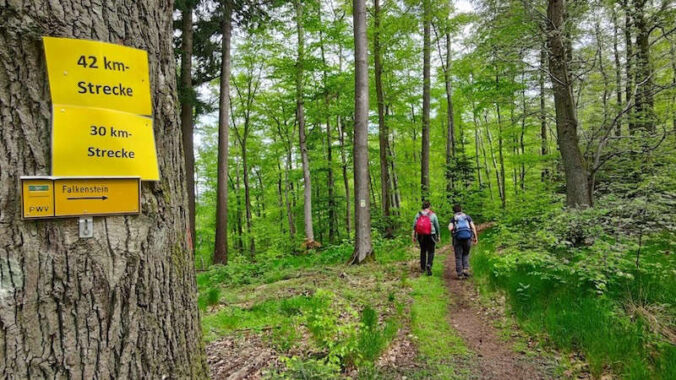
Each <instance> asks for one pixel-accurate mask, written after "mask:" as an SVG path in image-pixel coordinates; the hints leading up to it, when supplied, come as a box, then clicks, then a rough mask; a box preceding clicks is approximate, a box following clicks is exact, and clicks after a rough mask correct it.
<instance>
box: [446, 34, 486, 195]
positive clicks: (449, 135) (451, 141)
mask: <svg viewBox="0 0 676 380" xmlns="http://www.w3.org/2000/svg"><path fill="white" fill-rule="evenodd" d="M444 82H445V88H446V104H447V107H446V128H447V130H446V171H445V174H446V197H447V198H448V199H449V200H450V199H451V198H452V194H453V172H452V170H453V168H452V166H453V160H454V159H455V121H454V120H453V96H452V95H453V90H452V88H451V33H450V32H449V31H446V63H445V64H444ZM479 182H481V179H479Z"/></svg>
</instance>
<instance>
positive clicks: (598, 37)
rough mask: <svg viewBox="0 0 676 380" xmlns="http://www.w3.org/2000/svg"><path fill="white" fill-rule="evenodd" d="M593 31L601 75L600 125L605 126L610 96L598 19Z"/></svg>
mask: <svg viewBox="0 0 676 380" xmlns="http://www.w3.org/2000/svg"><path fill="white" fill-rule="evenodd" d="M594 31H595V32H596V44H597V49H596V50H597V56H598V59H599V72H601V77H602V78H603V95H602V97H601V100H602V103H603V123H602V125H603V126H605V125H606V124H607V122H608V117H609V115H608V113H609V111H608V97H609V96H610V94H609V90H608V88H609V83H608V73H607V72H606V64H605V62H604V59H603V51H604V49H605V46H604V45H603V36H602V34H601V25H600V23H599V21H598V20H596V23H595V25H594Z"/></svg>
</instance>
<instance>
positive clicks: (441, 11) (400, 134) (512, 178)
mask: <svg viewBox="0 0 676 380" xmlns="http://www.w3.org/2000/svg"><path fill="white" fill-rule="evenodd" d="M454 3H455V2H453V1H450V2H449V1H432V0H430V1H425V2H422V3H421V2H411V1H383V2H382V4H381V2H375V3H374V4H369V8H368V17H367V20H368V40H369V74H370V75H369V81H370V91H369V94H370V102H369V104H370V105H371V107H370V109H371V112H370V122H369V173H370V178H369V179H370V181H369V188H370V204H371V207H372V219H373V227H374V228H373V232H374V234H376V235H377V236H387V235H390V236H391V235H392V234H393V232H392V231H399V230H400V229H402V228H404V229H405V228H407V227H408V224H409V222H410V221H409V219H411V217H412V216H411V215H412V213H413V212H414V211H415V210H417V209H418V207H419V204H420V201H421V198H422V196H423V194H424V192H425V191H429V199H430V200H431V201H432V204H433V205H434V208H435V209H436V210H437V212H438V213H439V214H440V215H441V216H442V219H448V217H449V216H450V206H451V205H452V204H453V203H454V202H459V203H461V204H463V205H464V206H465V208H466V209H467V210H468V212H471V213H472V215H474V216H475V218H477V219H478V220H495V219H502V218H506V217H510V218H513V221H515V222H516V221H519V222H521V223H526V224H536V223H535V222H536V221H537V220H538V218H540V217H542V216H543V215H545V214H547V213H548V212H553V210H561V209H562V208H563V206H564V205H565V202H564V199H565V191H566V189H565V180H564V170H563V164H562V160H561V156H560V154H559V150H558V147H557V138H559V137H557V132H556V131H557V129H556V112H555V104H554V98H553V90H552V78H551V76H550V68H549V61H548V60H549V59H551V54H550V52H549V50H550V48H548V46H547V19H546V13H547V4H546V3H545V2H538V1H509V2H504V1H500V2H497V1H475V2H471V3H469V2H459V4H457V5H456V4H454ZM177 6H178V8H179V9H181V10H185V9H191V11H192V14H193V16H192V17H193V20H191V21H192V23H193V24H192V30H193V32H192V40H193V41H191V45H192V51H191V52H192V54H193V57H192V71H191V75H192V77H193V79H192V82H193V83H192V84H191V87H190V88H183V92H182V100H183V101H184V103H188V104H190V105H191V106H192V107H193V118H194V119H195V120H196V128H195V135H194V136H195V137H194V139H195V144H194V146H195V148H194V150H195V157H196V158H195V169H194V172H195V173H196V174H195V179H196V180H195V194H196V199H197V200H196V214H197V216H196V218H197V223H196V226H197V227H196V228H197V231H196V238H195V245H196V252H197V255H196V257H197V266H198V268H205V267H207V266H209V265H210V264H211V262H212V253H213V250H214V231H215V227H216V216H215V211H216V203H217V202H216V199H217V197H216V191H217V170H218V169H217V168H218V158H217V157H218V156H217V153H218V109H219V88H220V87H219V86H220V85H219V83H220V81H219V78H220V75H222V74H221V56H222V20H223V15H222V13H223V9H222V8H223V6H222V5H221V4H219V3H214V2H208V1H204V2H198V3H194V2H192V3H191V2H184V3H181V2H178V3H177ZM186 7H188V8H186ZM425 7H428V9H426V8H425ZM233 9H235V10H234V12H232V11H231V12H232V13H233V15H234V16H233V20H234V29H233V32H232V33H233V34H232V53H231V54H232V58H231V61H232V63H231V64H232V68H231V72H232V73H231V79H230V92H229V100H230V104H229V108H230V110H229V111H230V114H229V120H227V122H228V123H229V124H230V139H229V157H230V159H229V161H228V171H227V175H228V178H227V183H228V187H229V202H228V213H227V215H228V224H227V225H228V228H229V230H228V242H229V246H228V251H229V259H232V260H240V259H246V260H249V259H252V258H255V257H256V256H258V255H269V254H272V255H274V254H278V253H287V252H290V251H294V250H297V249H300V246H301V243H302V242H303V240H304V239H305V238H306V234H305V233H304V228H303V227H304V214H303V207H304V203H305V202H304V197H303V191H304V189H305V185H304V178H303V162H302V161H303V157H302V152H301V146H300V141H299V123H298V117H297V112H296V109H297V101H298V93H300V94H301V96H300V99H301V100H302V103H303V105H304V129H306V131H305V133H304V134H305V136H304V139H303V140H304V144H305V146H306V149H307V158H308V159H307V162H308V166H309V178H310V179H311V185H312V186H311V194H310V197H311V202H312V203H311V217H312V230H313V233H314V239H315V240H316V241H318V242H320V243H321V244H324V245H327V244H333V243H340V242H341V241H343V240H349V239H350V238H351V236H352V234H353V229H354V228H353V226H352V224H353V221H352V218H353V216H352V215H351V213H353V210H352V208H353V207H354V206H353V202H354V195H353V194H352V193H353V177H352V155H353V150H352V137H353V136H352V134H353V124H354V121H353V119H354V97H353V94H354V60H353V50H354V48H353V46H354V41H353V35H352V18H351V17H350V16H351V4H348V3H346V2H340V1H302V2H296V3H294V2H286V3H284V2H281V3H280V2H277V3H274V2H272V3H266V2H261V3H250V2H249V3H247V2H241V4H240V3H238V2H235V3H233ZM183 15H185V12H184V13H183ZM181 20H183V23H181V21H180V20H179V22H177V30H180V28H181V27H182V26H183V25H184V24H185V20H184V19H181ZM673 29H674V9H673V4H670V2H668V1H663V2H652V1H591V2H579V1H573V2H569V3H568V4H567V8H566V12H565V24H564V30H565V35H564V36H563V37H564V42H565V46H566V52H567V53H566V59H567V61H568V62H567V63H568V70H569V71H570V76H571V78H572V83H571V84H572V92H573V94H572V96H573V99H574V105H575V112H576V116H577V122H578V135H579V136H578V140H579V149H580V151H581V154H582V159H583V165H584V169H585V171H586V173H587V175H588V183H589V186H590V190H589V191H590V192H591V193H592V199H593V202H594V205H595V206H596V207H595V210H597V211H586V212H585V213H586V214H593V213H597V214H598V213H599V212H613V213H616V214H612V215H614V216H615V217H616V218H617V219H616V220H615V222H613V223H598V224H596V225H594V226H591V227H593V228H604V229H608V228H611V229H612V228H615V229H617V231H616V232H617V233H620V232H622V234H621V235H622V236H626V235H627V234H628V233H639V232H640V231H645V230H651V231H655V230H654V229H651V228H650V227H649V226H652V225H663V226H665V227H671V225H670V224H669V222H670V221H667V220H665V218H666V217H668V216H669V214H670V213H668V212H665V211H667V210H668V206H670V205H671V203H669V202H670V201H673V199H672V198H671V197H670V193H668V192H667V190H669V189H673V182H672V178H671V177H672V176H670V175H669V173H670V172H671V170H673V131H674V128H676V118H675V117H674V97H675V94H674V81H675V80H676V79H675V78H676V77H675V76H674V75H675V74H674V65H676V52H675V50H674V49H675V47H674V43H675V42H674V41H673ZM299 41H300V42H301V44H302V48H299ZM182 43H183V38H181V34H180V32H178V31H177V38H176V44H177V50H176V51H177V55H178V57H179V58H181V57H182V56H183V55H185V54H183V53H182V52H183V50H182V49H183V48H184V46H183V45H182ZM424 53H425V54H429V60H428V62H429V65H430V79H429V90H428V94H429V100H425V98H426V97H425V96H423V95H424V94H423V92H424V90H425V89H424V87H425V86H424V84H425V75H424V73H423V71H424V70H423V68H424V65H423V60H424V55H425V54H424ZM299 90H300V91H299ZM426 102H427V104H426ZM428 128H429V136H428V137H427V139H428V141H429V143H428V144H429V150H427V149H423V148H422V146H423V145H422V143H423V141H424V140H423V139H424V138H425V135H426V130H427V129H428ZM380 137H384V142H381V141H379V138H380ZM383 148H384V149H383ZM425 151H428V152H427V153H426V152H425ZM425 154H428V155H429V158H428V160H429V162H428V165H429V174H428V175H429V189H424V188H422V189H421V160H422V159H423V158H424V157H423V156H424V155H425ZM383 162H384V165H382V163H383ZM383 173H385V175H383ZM383 178H385V179H386V181H387V183H386V184H385V185H383V182H382V179H383ZM670 186H671V187H670ZM661 207H662V208H661ZM601 210H604V211H601ZM639 214H642V216H639ZM596 216H597V215H596ZM635 218H641V219H640V222H638V223H632V221H635V220H639V219H635ZM550 219H551V218H543V219H542V220H543V221H544V220H550ZM625 224H628V225H630V226H631V227H632V228H631V231H625V230H623V229H622V228H623V226H625ZM634 227H638V228H634ZM582 232H584V231H582ZM590 235H595V234H590ZM627 237H628V236H627ZM582 240H584V239H582ZM577 243H580V242H577ZM577 243H576V244H577Z"/></svg>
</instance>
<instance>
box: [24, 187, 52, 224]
mask: <svg viewBox="0 0 676 380" xmlns="http://www.w3.org/2000/svg"><path fill="white" fill-rule="evenodd" d="M21 199H22V205H23V208H22V215H23V217H24V218H26V219H32V218H48V217H52V216H54V182H53V181H52V180H51V179H45V178H30V179H29V178H26V179H24V178H22V179H21Z"/></svg>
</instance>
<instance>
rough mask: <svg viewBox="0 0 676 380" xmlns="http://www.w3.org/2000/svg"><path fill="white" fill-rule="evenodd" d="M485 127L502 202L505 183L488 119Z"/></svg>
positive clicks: (485, 117)
mask: <svg viewBox="0 0 676 380" xmlns="http://www.w3.org/2000/svg"><path fill="white" fill-rule="evenodd" d="M484 119H487V116H486V115H485V114H484ZM485 129H486V137H487V138H488V149H489V151H490V153H491V161H492V162H493V170H495V183H496V186H497V187H498V196H499V197H500V202H502V199H503V198H504V188H505V184H504V182H503V180H502V179H503V178H505V177H504V176H503V177H502V178H500V171H499V170H498V162H497V160H496V159H495V151H494V150H493V137H492V136H491V130H490V128H489V127H488V120H485Z"/></svg>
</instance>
